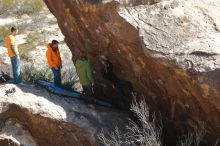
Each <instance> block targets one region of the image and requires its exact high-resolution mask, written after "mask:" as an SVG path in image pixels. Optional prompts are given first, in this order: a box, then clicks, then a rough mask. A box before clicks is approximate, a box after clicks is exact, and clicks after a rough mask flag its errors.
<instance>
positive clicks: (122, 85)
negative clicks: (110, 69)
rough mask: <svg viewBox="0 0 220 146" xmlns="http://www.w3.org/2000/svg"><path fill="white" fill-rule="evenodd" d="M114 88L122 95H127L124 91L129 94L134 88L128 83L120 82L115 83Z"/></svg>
mask: <svg viewBox="0 0 220 146" xmlns="http://www.w3.org/2000/svg"><path fill="white" fill-rule="evenodd" d="M115 86H116V87H117V88H119V89H120V90H121V92H122V94H123V95H127V94H126V89H127V91H129V92H134V88H133V86H132V84H131V83H130V82H129V81H125V80H120V81H118V82H117V83H115Z"/></svg>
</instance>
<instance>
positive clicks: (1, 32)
mask: <svg viewBox="0 0 220 146" xmlns="http://www.w3.org/2000/svg"><path fill="white" fill-rule="evenodd" d="M8 34H9V29H8V27H0V40H5V38H6V36H7V35H8Z"/></svg>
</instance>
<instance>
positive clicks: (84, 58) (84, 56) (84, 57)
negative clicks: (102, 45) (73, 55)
mask: <svg viewBox="0 0 220 146" xmlns="http://www.w3.org/2000/svg"><path fill="white" fill-rule="evenodd" d="M79 58H80V59H81V60H87V55H86V53H85V52H84V51H82V52H80V53H79Z"/></svg>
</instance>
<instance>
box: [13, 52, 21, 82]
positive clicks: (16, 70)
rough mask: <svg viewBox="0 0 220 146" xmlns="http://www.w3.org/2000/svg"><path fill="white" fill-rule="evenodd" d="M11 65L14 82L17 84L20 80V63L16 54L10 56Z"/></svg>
mask: <svg viewBox="0 0 220 146" xmlns="http://www.w3.org/2000/svg"><path fill="white" fill-rule="evenodd" d="M11 65H12V71H13V77H14V83H15V84H18V83H20V82H21V64H20V60H19V59H18V58H17V57H16V56H14V57H11Z"/></svg>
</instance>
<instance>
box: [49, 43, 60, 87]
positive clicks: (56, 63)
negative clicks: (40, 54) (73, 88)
mask: <svg viewBox="0 0 220 146" xmlns="http://www.w3.org/2000/svg"><path fill="white" fill-rule="evenodd" d="M58 44H59V42H58V41H57V40H53V41H52V42H51V43H49V44H48V45H47V53H46V57H47V63H48V66H49V67H50V68H51V69H52V71H53V75H54V84H55V85H56V86H61V68H62V60H61V57H60V51H59V48H58Z"/></svg>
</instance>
